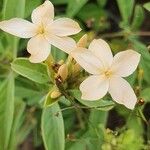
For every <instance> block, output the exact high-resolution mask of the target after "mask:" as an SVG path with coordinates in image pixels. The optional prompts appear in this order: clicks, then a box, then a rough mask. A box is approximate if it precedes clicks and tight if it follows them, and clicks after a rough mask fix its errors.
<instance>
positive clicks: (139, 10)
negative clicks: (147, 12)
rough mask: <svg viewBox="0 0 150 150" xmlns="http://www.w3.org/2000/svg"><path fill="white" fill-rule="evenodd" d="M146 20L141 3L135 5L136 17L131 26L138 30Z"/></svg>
mask: <svg viewBox="0 0 150 150" xmlns="http://www.w3.org/2000/svg"><path fill="white" fill-rule="evenodd" d="M143 21H144V11H143V8H142V7H141V6H140V5H136V6H135V11H134V17H133V21H132V25H131V28H132V30H137V29H139V28H140V27H141V25H142V23H143Z"/></svg>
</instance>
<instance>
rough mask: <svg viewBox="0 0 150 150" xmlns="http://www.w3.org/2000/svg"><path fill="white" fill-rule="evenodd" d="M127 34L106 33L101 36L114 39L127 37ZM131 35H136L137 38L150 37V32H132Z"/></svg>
mask: <svg viewBox="0 0 150 150" xmlns="http://www.w3.org/2000/svg"><path fill="white" fill-rule="evenodd" d="M125 35H126V34H125V32H122V31H121V32H117V33H116V32H113V33H106V34H103V35H101V37H102V38H114V37H122V36H125ZM129 35H135V36H150V32H149V31H139V32H135V33H134V32H133V33H132V32H131V33H129Z"/></svg>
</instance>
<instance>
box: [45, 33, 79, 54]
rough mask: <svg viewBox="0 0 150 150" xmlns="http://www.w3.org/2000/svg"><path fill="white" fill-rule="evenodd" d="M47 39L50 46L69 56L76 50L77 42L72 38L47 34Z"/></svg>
mask: <svg viewBox="0 0 150 150" xmlns="http://www.w3.org/2000/svg"><path fill="white" fill-rule="evenodd" d="M46 39H47V40H48V42H49V43H50V44H52V45H53V46H55V47H57V48H59V49H60V50H62V51H64V52H66V53H68V54H70V52H71V51H73V50H74V49H75V48H76V42H75V41H74V40H73V39H72V38H70V37H59V36H55V35H52V34H47V35H46Z"/></svg>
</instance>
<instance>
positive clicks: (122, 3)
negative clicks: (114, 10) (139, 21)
mask: <svg viewBox="0 0 150 150" xmlns="http://www.w3.org/2000/svg"><path fill="white" fill-rule="evenodd" d="M117 3H118V7H119V10H120V13H121V16H122V19H123V22H124V23H125V24H127V25H128V23H129V20H130V18H131V15H132V11H133V7H134V0H117Z"/></svg>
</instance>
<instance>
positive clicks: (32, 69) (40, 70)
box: [11, 58, 49, 83]
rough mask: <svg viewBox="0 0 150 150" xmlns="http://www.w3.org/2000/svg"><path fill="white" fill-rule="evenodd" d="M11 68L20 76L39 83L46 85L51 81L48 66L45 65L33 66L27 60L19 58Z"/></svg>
mask: <svg viewBox="0 0 150 150" xmlns="http://www.w3.org/2000/svg"><path fill="white" fill-rule="evenodd" d="M11 68H12V69H13V70H14V71H15V72H17V73H18V74H20V75H22V76H24V77H26V78H28V79H30V80H32V81H35V82H38V83H46V82H48V81H49V76H48V72H47V66H46V65H44V64H33V63H31V62H29V60H28V59H26V58H17V59H15V60H14V61H13V62H12V64H11Z"/></svg>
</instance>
